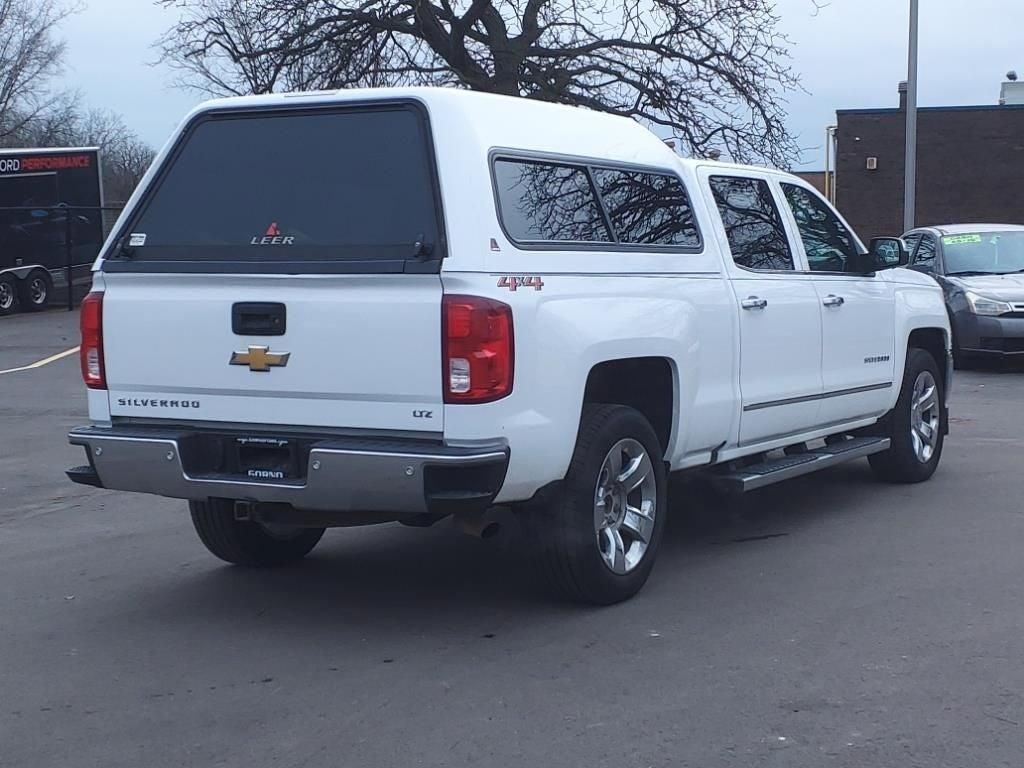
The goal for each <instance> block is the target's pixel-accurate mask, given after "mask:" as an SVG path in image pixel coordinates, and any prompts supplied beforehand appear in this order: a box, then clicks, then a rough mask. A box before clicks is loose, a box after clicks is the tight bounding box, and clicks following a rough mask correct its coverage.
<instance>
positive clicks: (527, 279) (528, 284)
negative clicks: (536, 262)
mask: <svg viewBox="0 0 1024 768" xmlns="http://www.w3.org/2000/svg"><path fill="white" fill-rule="evenodd" d="M498 287H499V288H508V289H509V290H510V291H513V292H515V291H518V290H519V289H520V288H533V290H535V291H540V290H543V289H544V280H543V279H542V278H541V277H540V276H538V275H530V276H527V275H502V276H501V277H500V278H498Z"/></svg>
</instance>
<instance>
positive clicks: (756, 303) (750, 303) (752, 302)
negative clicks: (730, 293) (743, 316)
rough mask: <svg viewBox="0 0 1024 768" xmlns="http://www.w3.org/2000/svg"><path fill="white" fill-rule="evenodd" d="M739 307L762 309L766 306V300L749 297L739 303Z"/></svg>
mask: <svg viewBox="0 0 1024 768" xmlns="http://www.w3.org/2000/svg"><path fill="white" fill-rule="evenodd" d="M740 306H741V307H743V308H744V309H764V308H765V307H767V306H768V299H762V298H759V297H758V296H751V297H750V298H749V299H744V300H743V301H741V302H740Z"/></svg>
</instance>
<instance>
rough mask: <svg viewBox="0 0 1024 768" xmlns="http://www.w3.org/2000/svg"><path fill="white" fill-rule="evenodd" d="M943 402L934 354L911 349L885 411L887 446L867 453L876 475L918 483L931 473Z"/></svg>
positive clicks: (937, 453) (941, 427) (936, 457)
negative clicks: (899, 383)
mask: <svg viewBox="0 0 1024 768" xmlns="http://www.w3.org/2000/svg"><path fill="white" fill-rule="evenodd" d="M945 402H946V398H945V392H944V390H943V385H942V375H941V374H940V373H939V366H938V363H936V362H935V358H933V357H932V356H931V354H929V353H928V352H926V351H925V350H923V349H916V348H914V349H911V350H910V352H909V353H908V355H907V366H906V371H905V372H904V374H903V387H902V389H901V390H900V398H899V400H898V401H897V403H896V407H895V408H894V409H893V411H892V413H891V414H889V424H890V434H889V439H890V440H891V441H892V444H891V445H890V447H889V450H887V451H885V452H883V453H876V454H874V455H873V456H869V457H868V461H869V462H870V463H871V468H872V469H873V470H874V472H875V474H876V475H877V476H878V477H879V478H881V479H882V480H887V481H889V482H894V483H920V482H923V481H925V480H927V479H929V478H930V477H931V476H932V475H933V474H935V470H936V469H937V468H938V466H939V460H940V459H941V457H942V446H943V443H944V442H945V427H946V425H945V424H944V423H943V420H944V418H945V413H944V409H943V403H945Z"/></svg>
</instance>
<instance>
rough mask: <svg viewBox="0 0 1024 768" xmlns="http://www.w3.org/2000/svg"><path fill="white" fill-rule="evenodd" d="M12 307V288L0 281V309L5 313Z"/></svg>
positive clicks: (4, 281) (5, 282) (7, 283)
mask: <svg viewBox="0 0 1024 768" xmlns="http://www.w3.org/2000/svg"><path fill="white" fill-rule="evenodd" d="M13 306H14V286H13V285H11V284H10V283H9V282H7V281H6V280H0V309H2V310H4V311H6V310H8V309H10V308H11V307H13Z"/></svg>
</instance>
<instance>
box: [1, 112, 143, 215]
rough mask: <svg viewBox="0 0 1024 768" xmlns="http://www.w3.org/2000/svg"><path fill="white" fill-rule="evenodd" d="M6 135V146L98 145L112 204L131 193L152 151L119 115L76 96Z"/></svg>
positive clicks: (104, 180)
mask: <svg viewBox="0 0 1024 768" xmlns="http://www.w3.org/2000/svg"><path fill="white" fill-rule="evenodd" d="M8 138H9V139H10V141H9V142H8V141H5V142H3V143H7V144H8V145H9V146H20V147H86V146H88V147H99V148H100V152H101V154H102V157H103V186H104V190H105V192H106V196H107V200H108V201H109V202H110V203H112V204H117V203H121V202H124V201H125V200H127V199H128V198H129V197H130V196H131V193H132V191H133V190H134V189H135V186H136V185H137V184H138V183H139V181H141V179H142V177H143V175H144V174H145V173H146V170H147V169H148V168H149V164H150V163H151V162H152V161H153V157H154V154H155V153H154V151H153V148H152V147H150V146H149V145H148V144H146V143H145V142H144V141H142V140H141V139H140V138H139V137H138V135H136V134H135V132H134V131H132V130H131V129H130V128H128V126H126V125H125V123H124V119H123V118H122V117H121V116H120V115H118V114H116V113H114V112H111V111H109V110H104V109H84V108H83V107H82V106H81V102H80V100H79V99H78V98H77V97H76V96H72V97H69V98H65V99H64V100H62V101H60V102H59V103H58V105H57V106H55V107H53V108H51V109H49V110H48V111H46V112H45V113H43V114H40V115H37V116H36V117H35V118H34V119H33V120H31V121H29V122H27V123H25V124H24V125H22V126H21V128H20V129H19V130H18V132H17V133H16V134H14V135H13V136H10V137H8Z"/></svg>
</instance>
